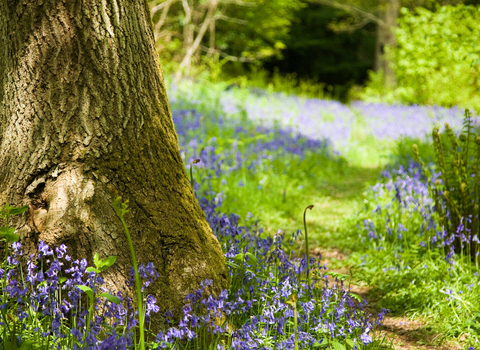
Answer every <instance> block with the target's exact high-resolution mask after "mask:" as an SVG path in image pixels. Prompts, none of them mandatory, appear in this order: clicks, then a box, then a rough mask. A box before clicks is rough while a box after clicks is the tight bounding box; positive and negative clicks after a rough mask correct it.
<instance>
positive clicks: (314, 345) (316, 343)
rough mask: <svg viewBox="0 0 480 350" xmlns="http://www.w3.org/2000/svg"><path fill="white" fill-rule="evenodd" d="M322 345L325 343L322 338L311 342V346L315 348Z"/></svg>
mask: <svg viewBox="0 0 480 350" xmlns="http://www.w3.org/2000/svg"><path fill="white" fill-rule="evenodd" d="M324 345H325V342H324V339H320V340H319V341H317V342H315V343H314V344H313V348H314V349H316V348H319V347H323V346H324Z"/></svg>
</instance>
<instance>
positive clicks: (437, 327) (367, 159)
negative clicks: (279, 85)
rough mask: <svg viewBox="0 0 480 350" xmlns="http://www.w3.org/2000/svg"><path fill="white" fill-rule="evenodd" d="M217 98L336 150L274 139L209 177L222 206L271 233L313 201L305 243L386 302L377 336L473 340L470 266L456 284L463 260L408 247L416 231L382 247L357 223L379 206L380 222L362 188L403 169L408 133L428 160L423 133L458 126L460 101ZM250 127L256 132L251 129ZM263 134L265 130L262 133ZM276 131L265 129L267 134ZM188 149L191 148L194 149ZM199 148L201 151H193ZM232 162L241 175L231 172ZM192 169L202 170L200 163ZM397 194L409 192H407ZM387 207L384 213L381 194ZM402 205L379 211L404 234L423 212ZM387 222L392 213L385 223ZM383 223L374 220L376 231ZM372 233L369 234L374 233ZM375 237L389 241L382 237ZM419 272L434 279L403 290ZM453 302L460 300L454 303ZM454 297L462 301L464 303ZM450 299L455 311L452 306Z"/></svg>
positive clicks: (450, 342) (292, 224)
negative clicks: (255, 156)
mask: <svg viewBox="0 0 480 350" xmlns="http://www.w3.org/2000/svg"><path fill="white" fill-rule="evenodd" d="M213 99H214V98H213ZM184 101H185V100H184ZM235 103H237V105H235ZM218 105H222V107H223V111H222V112H220V113H224V114H225V113H227V114H228V111H230V113H231V115H233V118H234V120H235V118H237V120H238V118H240V119H242V118H243V119H242V120H243V122H244V123H246V122H247V121H248V123H252V124H253V125H262V126H265V125H267V126H268V127H271V128H273V129H275V128H282V127H283V128H286V129H288V130H290V131H291V132H293V134H300V135H303V136H304V137H306V138H307V139H309V140H311V139H313V140H325V139H327V140H328V142H329V146H328V147H330V149H333V150H337V151H338V153H337V152H334V153H333V154H331V153H329V152H330V151H327V152H324V153H323V154H322V155H318V152H315V151H313V152H312V153H309V150H308V149H307V150H304V153H303V154H302V155H301V156H300V159H298V158H296V157H295V156H293V157H292V156H291V154H289V153H293V154H295V153H296V151H295V150H294V151H291V150H289V146H288V145H287V144H288V143H286V144H284V145H283V146H282V148H283V153H282V154H280V155H279V154H278V152H277V153H276V152H274V151H272V150H269V153H268V154H269V158H268V157H266V158H265V159H267V160H268V161H267V163H268V166H265V163H263V166H264V168H262V169H260V170H258V168H257V169H256V170H255V169H253V168H252V169H250V170H251V171H246V170H245V169H244V168H243V169H242V167H241V166H240V169H236V170H234V171H231V172H230V173H229V174H228V175H226V176H225V178H224V184H225V186H227V187H225V188H222V187H220V188H215V186H214V187H213V190H214V191H215V192H217V193H218V192H221V195H222V196H223V204H222V206H221V208H220V210H221V211H223V212H226V213H228V212H235V213H237V214H239V215H240V217H241V218H242V217H246V216H247V215H249V214H248V213H252V215H253V216H254V217H258V219H259V225H260V226H261V227H263V228H264V229H265V233H266V234H269V235H274V234H275V232H277V230H278V229H279V228H281V229H282V230H284V231H285V232H287V234H288V233H292V232H295V231H296V230H299V229H300V230H302V231H303V221H302V219H303V218H302V213H303V208H304V207H305V206H307V205H309V204H313V205H314V209H313V210H311V211H309V212H308V215H307V224H308V227H309V236H310V247H311V249H310V253H311V254H312V255H316V256H319V255H320V254H321V255H322V257H323V259H324V260H323V261H325V262H327V265H328V267H329V269H330V270H331V271H336V272H338V273H342V274H345V275H348V274H352V275H351V276H348V277H346V276H345V279H346V283H349V284H351V286H352V291H354V292H355V293H357V294H359V295H361V296H362V297H363V298H365V299H366V300H367V301H368V302H369V308H370V310H372V312H373V313H376V312H379V311H381V309H382V307H387V308H389V309H393V310H392V312H391V313H390V314H389V315H388V316H386V318H385V320H384V323H383V326H382V327H381V328H380V331H379V332H378V333H377V336H378V337H383V336H385V337H386V339H388V342H389V343H390V346H391V347H392V348H394V349H434V348H435V349H467V348H469V349H473V348H476V347H471V346H472V344H476V339H477V337H478V333H477V331H478V327H477V321H476V318H475V317H476V316H475V312H476V311H475V310H478V309H477V307H476V306H475V305H478V299H477V296H478V294H476V293H475V294H474V293H471V295H470V299H468V298H465V299H462V298H463V296H464V295H466V294H463V295H462V293H465V290H466V288H468V290H469V291H472V290H474V289H475V288H477V286H478V279H476V277H475V275H474V274H473V270H471V274H470V275H469V276H470V277H471V278H467V279H466V280H464V281H462V283H463V285H461V284H460V283H459V280H460V279H458V278H456V277H455V276H454V275H452V272H451V269H452V270H455V269H457V270H460V271H461V270H462V269H464V268H465V265H459V266H453V264H452V265H451V266H449V265H448V264H445V259H443V258H442V257H436V258H432V254H431V253H428V256H425V254H424V252H419V250H418V249H417V248H416V247H414V246H415V244H419V247H420V246H422V244H424V243H423V242H420V241H418V240H417V239H416V238H415V243H413V241H412V243H410V238H409V239H408V241H409V242H407V239H405V242H406V243H405V244H407V247H408V249H407V251H406V252H405V251H404V249H405V248H407V247H405V246H401V244H400V245H395V244H396V243H395V244H392V245H391V246H389V247H388V246H387V244H385V247H379V245H381V243H378V244H377V243H375V242H374V243H373V245H372V244H370V243H368V242H367V244H365V240H366V239H368V238H367V237H366V236H367V232H366V231H365V229H364V228H363V229H362V227H361V226H362V225H360V224H359V223H360V222H361V221H363V220H368V222H372V223H371V225H372V226H371V227H372V230H373V221H375V220H376V221H375V230H377V226H382V225H385V222H384V221H385V215H380V217H381V218H382V219H380V221H382V220H383V221H382V222H383V224H381V225H377V223H378V220H379V219H378V218H376V217H375V215H376V214H375V213H371V214H369V210H371V208H370V207H369V206H371V202H372V199H374V198H377V197H378V195H374V198H372V194H371V192H370V194H368V193H367V190H369V189H371V188H372V186H374V185H375V184H377V183H378V182H380V183H387V182H388V181H387V180H388V178H385V177H382V176H381V174H382V172H383V171H385V169H389V171H390V173H391V174H396V175H393V176H392V175H389V176H390V177H392V178H395V176H397V175H398V174H397V173H395V172H394V169H398V166H399V165H402V166H403V167H404V168H405V169H406V168H407V167H408V164H409V162H411V161H412V156H411V155H412V145H413V143H417V144H418V145H419V148H420V153H421V155H422V157H423V158H424V159H429V160H433V150H432V149H431V146H430V143H431V141H430V140H429V138H428V137H429V136H428V135H429V134H431V130H432V128H433V127H434V126H441V125H443V123H445V122H448V123H449V124H450V125H451V126H452V127H453V128H454V130H457V132H459V131H460V130H461V128H462V119H463V113H462V112H461V111H459V110H458V109H451V110H446V109H439V108H432V109H429V108H427V107H403V106H390V107H389V106H384V105H365V104H361V103H354V104H352V105H351V106H350V107H346V106H343V105H340V104H337V103H336V102H334V101H319V100H316V101H315V100H301V99H298V98H293V97H286V96H281V95H262V94H248V93H246V92H245V91H237V92H234V91H233V92H232V91H227V92H224V93H221V97H220V98H219V102H217V106H218ZM182 107H185V106H182ZM189 107H190V108H195V110H196V112H197V113H200V114H202V113H205V112H206V110H203V111H202V108H205V106H199V105H192V106H189ZM207 110H208V108H207ZM225 111H227V112H225ZM211 112H212V111H211V109H210V113H211ZM235 116H236V117H235ZM206 119H207V117H206V118H205V120H206ZM207 124H208V122H207ZM230 127H232V128H235V126H230ZM237 129H238V128H237ZM252 130H253V129H252ZM217 131H218V130H217ZM237 131H238V130H237ZM224 132H225V131H224ZM252 132H253V135H255V132H254V131H252ZM260 132H261V131H260ZM264 135H267V136H266V137H267V138H268V133H264ZM215 137H218V138H219V139H221V138H222V137H224V136H222V132H221V131H220V133H219V134H218V135H215ZM275 137H276V136H272V138H273V139H275ZM254 139H255V136H252V135H249V136H248V137H247V138H246V141H245V142H246V143H248V142H249V141H247V140H250V142H251V140H254ZM238 140H239V141H240V142H241V140H242V135H241V134H239V135H238ZM297 141H298V140H297ZM302 142H303V141H302ZM317 147H318V146H317ZM328 147H327V148H328ZM247 148H248V147H247ZM247 148H244V149H242V150H241V152H244V154H245V161H246V159H247V158H248V157H249V156H248V153H249V150H248V149H247ZM311 149H314V147H313V148H311ZM250 152H251V151H250ZM300 153H301V152H300ZM315 153H316V154H315ZM298 154H299V153H298ZM190 157H193V154H191V155H190ZM198 157H199V158H202V157H201V155H200V154H199V156H198ZM186 158H188V156H187V157H186ZM207 167H208V166H207ZM239 172H240V173H241V174H242V175H241V176H239V175H238V174H239ZM199 173H200V174H201V170H199ZM384 175H385V174H384ZM398 176H399V177H402V176H403V177H404V178H406V179H407V181H410V180H408V179H413V178H415V176H416V175H414V172H413V170H412V172H411V173H409V172H408V171H405V172H403V173H402V174H400V175H398ZM200 178H202V175H200ZM412 181H413V180H412ZM227 184H228V185H227ZM237 184H239V185H237ZM258 184H260V185H258ZM394 184H395V183H394ZM377 186H378V185H377ZM402 186H403V187H402ZM408 186H409V185H404V184H403V185H401V186H400V187H402V188H403V189H405V188H406V187H407V188H408ZM199 190H200V189H199ZM414 192H415V191H414ZM417 192H418V193H420V192H419V191H417ZM417 192H415V193H417ZM410 194H411V193H410ZM392 196H393V197H389V198H388V201H391V200H392V198H394V197H395V194H394V193H392ZM387 197H388V196H387ZM414 197H415V194H414ZM405 198H407V199H408V198H409V197H408V195H406V197H405ZM367 201H370V204H366V203H367ZM378 203H380V202H376V203H375V204H377V205H378V206H377V211H378V208H379V206H382V209H385V208H384V205H385V202H383V204H378ZM417 204H418V203H417ZM417 207H418V206H417ZM386 208H387V209H386V211H387V213H388V211H389V210H390V207H389V204H387V205H386ZM404 209H406V211H405V212H403V211H402V210H403V209H400V210H397V212H395V213H389V214H387V217H390V215H391V214H395V215H394V216H395V218H397V220H392V221H397V222H396V223H394V224H393V225H391V226H392V229H394V230H395V229H397V230H399V237H401V235H402V228H403V229H404V232H406V231H409V232H411V233H412V234H414V233H413V231H416V232H417V233H416V234H415V235H416V236H418V235H419V234H418V231H419V229H420V227H422V230H423V226H422V219H418V218H417V219H415V220H414V219H412V217H414V216H415V215H416V214H415V210H413V211H412V209H411V208H410V209H407V208H404ZM407 214H408V215H407ZM360 219H361V220H360ZM389 222H390V219H388V220H387V222H386V226H388V225H389ZM402 223H403V226H402ZM386 226H385V227H386ZM375 230H374V231H375ZM381 230H382V229H381V228H380V229H379V231H381ZM383 230H385V228H384V229H383ZM375 232H376V231H375ZM370 234H372V231H370V233H369V235H370ZM374 235H375V237H376V234H374ZM407 235H410V233H408V234H407V233H404V234H403V236H404V237H406V236H407ZM421 235H422V233H421V232H420V236H421ZM362 237H363V238H362ZM408 237H410V236H408ZM370 238H371V237H370ZM372 241H374V240H373V239H372ZM383 241H384V242H387V240H386V239H385V238H383ZM299 242H303V240H300V241H299ZM384 248H385V249H384ZM295 249H300V250H303V251H304V246H303V243H299V244H298V245H297V247H296V248H294V250H295ZM378 249H383V252H384V253H382V254H386V255H382V254H376V251H377V250H378ZM389 249H390V250H389ZM432 249H433V248H432ZM399 252H401V253H404V252H405V253H406V254H405V255H407V258H406V259H405V258H403V257H402V258H400V254H399ZM396 254H398V257H399V258H398V259H397V258H396ZM367 255H369V256H371V258H366V259H365V258H364V256H367ZM420 263H421V264H425V266H427V265H428V266H430V265H432V266H434V269H435V273H433V274H431V275H430V274H428V273H427V274H426V275H425V274H424V273H423V272H421V273H420V274H417V272H418V271H417V269H418V267H417V266H418V265H419V264H420ZM389 264H390V265H389ZM397 264H400V265H402V268H404V269H405V271H407V272H403V271H400V270H398V276H397V277H395V276H390V277H388V278H386V279H385V281H382V276H381V274H383V273H385V274H387V272H382V270H385V271H389V270H391V269H393V266H394V265H397ZM412 271H413V272H412ZM440 271H443V272H440ZM449 271H450V272H449ZM449 273H450V278H445V279H443V277H442V276H443V275H448V274H449ZM419 280H423V282H422V283H423V284H430V283H432V285H434V287H432V288H430V289H429V288H426V289H425V291H422V287H421V286H420V287H418V288H417V289H416V290H414V291H412V294H411V295H410V289H411V288H410V284H411V283H415V281H417V282H416V283H417V284H418V281H419ZM467 280H468V281H467ZM383 282H385V283H383ZM467 282H468V283H467ZM472 282H473V283H472ZM382 283H383V284H382ZM474 285H475V287H473V286H474ZM448 288H456V289H449V292H447V289H448ZM448 293H450V294H451V295H453V294H456V297H458V298H456V299H455V301H454V302H452V300H453V299H454V298H453V297H450V299H448V297H447V298H445V295H446V294H448ZM422 298H423V299H422ZM429 298H433V299H430V300H429ZM446 299H447V300H446ZM415 300H416V301H415ZM455 302H458V305H456V304H455ZM402 303H403V305H402ZM423 304H425V307H423ZM462 305H463V306H465V308H464V310H463V311H462V310H461V309H462ZM467 305H468V306H467ZM392 306H394V307H392ZM457 308H458V310H460V311H458V310H456V309H457ZM465 309H466V310H465ZM462 313H463V314H462ZM479 315H480V314H479Z"/></svg>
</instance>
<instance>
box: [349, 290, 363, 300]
mask: <svg viewBox="0 0 480 350" xmlns="http://www.w3.org/2000/svg"><path fill="white" fill-rule="evenodd" d="M348 295H350V296H351V297H352V298H354V299H356V300H357V301H358V302H360V303H361V302H362V300H363V299H362V297H361V296H360V295H358V294H355V293H352V292H349V293H348Z"/></svg>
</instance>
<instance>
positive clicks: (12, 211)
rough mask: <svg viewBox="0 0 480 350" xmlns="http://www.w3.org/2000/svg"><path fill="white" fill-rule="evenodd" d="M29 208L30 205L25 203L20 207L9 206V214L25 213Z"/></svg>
mask: <svg viewBox="0 0 480 350" xmlns="http://www.w3.org/2000/svg"><path fill="white" fill-rule="evenodd" d="M27 209H28V205H24V206H21V207H18V208H14V207H9V208H8V210H7V212H8V214H9V215H19V214H22V213H24V212H25V211H26V210H27Z"/></svg>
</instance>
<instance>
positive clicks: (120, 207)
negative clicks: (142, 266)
mask: <svg viewBox="0 0 480 350" xmlns="http://www.w3.org/2000/svg"><path fill="white" fill-rule="evenodd" d="M121 201H122V198H121V197H117V198H116V199H115V200H114V201H113V208H114V209H115V212H116V213H117V216H118V217H119V218H120V221H121V222H122V225H123V230H124V231H125V236H126V237H127V240H128V245H129V247H130V253H131V255H132V263H133V269H134V272H135V286H136V288H137V305H138V321H139V327H140V329H139V331H140V349H142V350H145V330H144V328H145V325H144V322H145V319H144V317H143V300H142V286H141V284H140V277H139V275H138V266H137V258H136V257H135V250H134V249H133V243H132V238H131V236H130V231H129V230H128V227H127V224H126V223H125V219H124V218H123V216H124V215H125V214H126V213H128V210H127V207H128V201H125V202H124V203H122V202H121Z"/></svg>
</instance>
